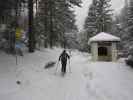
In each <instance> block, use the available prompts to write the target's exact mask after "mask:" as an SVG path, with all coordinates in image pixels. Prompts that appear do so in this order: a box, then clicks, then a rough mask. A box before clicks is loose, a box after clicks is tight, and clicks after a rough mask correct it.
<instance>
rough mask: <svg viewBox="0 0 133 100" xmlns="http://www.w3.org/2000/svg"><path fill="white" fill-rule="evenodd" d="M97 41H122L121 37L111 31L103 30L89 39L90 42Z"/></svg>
mask: <svg viewBox="0 0 133 100" xmlns="http://www.w3.org/2000/svg"><path fill="white" fill-rule="evenodd" d="M97 41H120V38H119V37H116V36H114V35H111V34H109V33H105V32H101V33H99V34H97V35H95V36H94V37H92V38H90V39H89V42H97Z"/></svg>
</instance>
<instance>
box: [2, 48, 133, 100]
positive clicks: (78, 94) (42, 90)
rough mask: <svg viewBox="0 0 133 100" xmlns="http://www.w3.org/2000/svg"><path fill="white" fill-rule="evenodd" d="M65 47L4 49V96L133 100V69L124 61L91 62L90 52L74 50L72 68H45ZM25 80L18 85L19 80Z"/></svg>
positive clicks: (41, 99)
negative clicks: (9, 52) (23, 50)
mask: <svg viewBox="0 0 133 100" xmlns="http://www.w3.org/2000/svg"><path fill="white" fill-rule="evenodd" d="M61 51H62V50H61V49H57V48H56V49H53V50H50V49H45V50H43V51H41V52H40V51H36V52H35V53H33V54H29V53H26V54H25V55H24V57H18V65H16V64H15V57H13V56H11V55H5V54H4V53H0V88H1V89H0V100H132V98H133V95H132V93H133V86H132V83H133V69H130V68H129V67H128V66H126V65H125V64H124V62H123V61H121V62H116V63H112V62H95V63H94V62H91V61H90V55H89V54H85V53H80V52H78V51H73V52H72V57H71V62H70V67H71V71H72V73H70V72H69V67H68V66H67V74H66V75H65V76H64V77H62V76H61V75H60V67H61V66H58V70H57V72H56V74H55V68H56V67H57V64H56V65H55V67H54V68H50V69H44V65H45V64H46V63H47V62H48V61H57V60H58V56H59V54H60V53H61ZM17 80H20V81H21V84H20V85H17V84H16V81H17Z"/></svg>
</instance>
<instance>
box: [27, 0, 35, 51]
mask: <svg viewBox="0 0 133 100" xmlns="http://www.w3.org/2000/svg"><path fill="white" fill-rule="evenodd" d="M28 10H29V13H28V14H29V15H28V17H29V29H28V37H29V41H28V43H29V52H34V50H35V34H34V31H33V29H34V25H33V13H34V12H33V0H28Z"/></svg>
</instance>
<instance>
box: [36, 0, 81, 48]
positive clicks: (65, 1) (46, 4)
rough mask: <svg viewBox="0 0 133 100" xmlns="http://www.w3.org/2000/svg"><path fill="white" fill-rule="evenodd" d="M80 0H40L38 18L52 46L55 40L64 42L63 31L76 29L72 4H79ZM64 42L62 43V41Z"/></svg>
mask: <svg viewBox="0 0 133 100" xmlns="http://www.w3.org/2000/svg"><path fill="white" fill-rule="evenodd" d="M80 3H81V1H80V0H40V2H39V12H38V19H40V21H39V22H38V23H40V25H41V26H42V27H44V28H43V29H44V33H43V34H44V35H45V36H46V37H47V41H48V44H50V46H51V47H52V46H53V45H55V43H57V42H64V40H65V36H64V33H65V32H68V31H70V30H73V29H77V28H76V25H75V15H74V11H73V10H72V9H71V8H72V7H73V5H76V6H80ZM63 44H64V43H63Z"/></svg>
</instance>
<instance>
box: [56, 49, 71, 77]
mask: <svg viewBox="0 0 133 100" xmlns="http://www.w3.org/2000/svg"><path fill="white" fill-rule="evenodd" d="M67 59H70V56H69V55H68V53H67V52H66V50H63V52H62V53H61V54H60V56H59V61H61V64H62V68H61V72H62V74H63V75H64V74H65V73H66V65H67Z"/></svg>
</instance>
